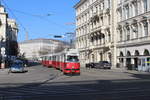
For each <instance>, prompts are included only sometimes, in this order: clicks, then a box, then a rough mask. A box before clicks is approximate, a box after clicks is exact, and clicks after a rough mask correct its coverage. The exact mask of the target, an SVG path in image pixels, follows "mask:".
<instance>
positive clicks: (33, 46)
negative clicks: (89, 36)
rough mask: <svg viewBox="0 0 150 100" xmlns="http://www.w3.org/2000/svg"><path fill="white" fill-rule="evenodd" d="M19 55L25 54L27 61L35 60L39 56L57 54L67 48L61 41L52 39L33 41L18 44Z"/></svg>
mask: <svg viewBox="0 0 150 100" xmlns="http://www.w3.org/2000/svg"><path fill="white" fill-rule="evenodd" d="M19 47H20V53H21V54H23V53H25V57H26V58H28V59H37V58H39V57H40V56H41V55H44V54H48V53H53V52H59V50H63V49H64V48H67V47H69V46H68V45H67V44H65V43H64V42H62V41H59V40H53V39H33V40H27V41H24V42H20V43H19Z"/></svg>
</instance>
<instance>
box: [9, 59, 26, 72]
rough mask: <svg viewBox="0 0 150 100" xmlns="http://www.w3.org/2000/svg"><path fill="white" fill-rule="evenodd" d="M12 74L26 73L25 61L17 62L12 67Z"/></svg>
mask: <svg viewBox="0 0 150 100" xmlns="http://www.w3.org/2000/svg"><path fill="white" fill-rule="evenodd" d="M10 72H25V69H24V64H23V61H21V60H15V61H14V62H13V64H12V65H11V66H10Z"/></svg>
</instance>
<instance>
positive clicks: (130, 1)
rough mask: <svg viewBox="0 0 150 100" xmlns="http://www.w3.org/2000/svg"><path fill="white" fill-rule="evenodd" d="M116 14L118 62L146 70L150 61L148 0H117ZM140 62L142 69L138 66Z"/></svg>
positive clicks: (149, 4) (149, 3) (131, 67)
mask: <svg viewBox="0 0 150 100" xmlns="http://www.w3.org/2000/svg"><path fill="white" fill-rule="evenodd" d="M117 15H118V16H117V17H118V18H117V24H118V26H117V36H118V42H117V56H118V63H120V64H121V65H122V66H126V67H128V68H129V69H138V70H144V71H146V70H147V69H145V68H147V67H146V66H149V63H146V62H147V61H150V58H149V57H150V0H118V4H117ZM141 62H142V63H143V67H144V66H145V67H144V69H141V68H139V65H140V63H141ZM138 64H139V65H138Z"/></svg>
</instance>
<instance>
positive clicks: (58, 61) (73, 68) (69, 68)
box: [41, 49, 80, 74]
mask: <svg viewBox="0 0 150 100" xmlns="http://www.w3.org/2000/svg"><path fill="white" fill-rule="evenodd" d="M78 56H79V54H78V51H77V50H76V49H68V50H64V51H63V52H60V53H53V54H48V55H44V56H42V57H41V58H42V64H43V66H46V67H54V68H56V69H60V70H61V71H62V72H63V73H64V74H67V73H68V74H69V73H76V74H80V63H79V59H78Z"/></svg>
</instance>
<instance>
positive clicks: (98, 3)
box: [75, 0, 116, 65]
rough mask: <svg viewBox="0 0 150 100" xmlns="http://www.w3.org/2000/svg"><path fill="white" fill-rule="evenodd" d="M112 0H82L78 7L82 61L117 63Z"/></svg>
mask: <svg viewBox="0 0 150 100" xmlns="http://www.w3.org/2000/svg"><path fill="white" fill-rule="evenodd" d="M113 2H114V1H112V0H80V2H79V3H77V4H76V5H75V9H76V47H77V48H78V49H79V51H80V61H81V63H82V64H83V65H84V64H85V63H88V62H98V61H102V60H107V61H110V62H112V64H113V65H115V63H116V60H115V58H116V57H115V55H114V54H115V52H116V51H115V50H116V46H115V45H114V38H113V36H115V34H114V32H115V31H114V30H113V26H114V24H113V21H114V20H112V19H113V16H114V15H113V14H112V13H113V9H114V8H113V6H112V4H113Z"/></svg>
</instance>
